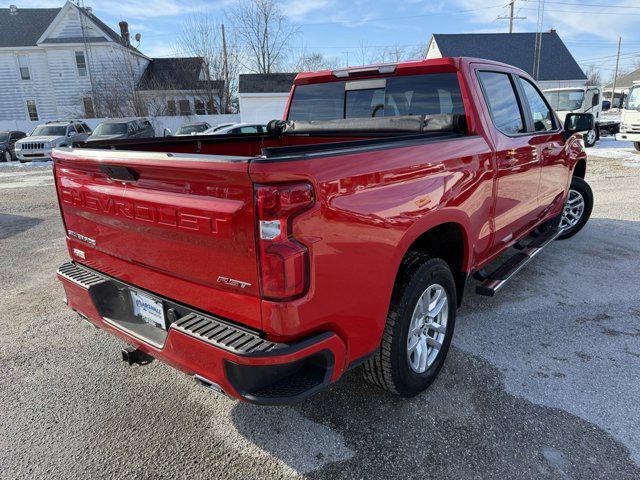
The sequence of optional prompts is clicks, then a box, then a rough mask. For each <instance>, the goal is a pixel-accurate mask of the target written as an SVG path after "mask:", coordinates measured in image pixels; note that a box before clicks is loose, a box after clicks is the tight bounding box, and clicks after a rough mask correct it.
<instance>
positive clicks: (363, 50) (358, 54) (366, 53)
mask: <svg viewBox="0 0 640 480" xmlns="http://www.w3.org/2000/svg"><path fill="white" fill-rule="evenodd" d="M373 48H374V47H372V46H371V45H369V44H368V43H366V42H364V41H362V40H361V41H360V44H359V45H358V47H356V49H355V52H354V53H355V62H356V64H357V65H369V64H371V63H374V62H375V61H376V59H375V57H374V56H373V55H372V54H371V52H372V49H373ZM347 63H349V62H347ZM347 66H349V65H347Z"/></svg>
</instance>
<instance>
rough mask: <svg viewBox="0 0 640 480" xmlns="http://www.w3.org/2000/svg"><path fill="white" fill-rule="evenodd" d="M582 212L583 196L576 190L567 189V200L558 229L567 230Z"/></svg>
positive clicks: (576, 221) (579, 217)
mask: <svg viewBox="0 0 640 480" xmlns="http://www.w3.org/2000/svg"><path fill="white" fill-rule="evenodd" d="M583 213H584V197H583V196H582V194H581V193H580V192H578V191H577V190H569V195H568V197H567V202H566V203H565V204H564V210H563V211H562V219H561V220H560V229H561V230H567V229H569V228H572V227H575V226H576V225H577V224H578V222H579V221H580V219H581V218H582V214H583Z"/></svg>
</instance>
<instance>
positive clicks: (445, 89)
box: [288, 73, 464, 120]
mask: <svg viewBox="0 0 640 480" xmlns="http://www.w3.org/2000/svg"><path fill="white" fill-rule="evenodd" d="M441 113H460V114H464V107H463V105H462V95H461V94H460V86H459V84H458V76H457V74H455V73H431V74H426V75H409V76H398V77H388V78H377V79H371V80H344V81H338V82H329V83H315V84H309V85H298V86H296V88H295V90H294V91H293V98H292V100H291V107H290V109H289V116H288V119H289V120H336V119H339V118H371V117H395V116H399V115H434V114H441Z"/></svg>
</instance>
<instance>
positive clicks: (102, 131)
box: [92, 123, 127, 136]
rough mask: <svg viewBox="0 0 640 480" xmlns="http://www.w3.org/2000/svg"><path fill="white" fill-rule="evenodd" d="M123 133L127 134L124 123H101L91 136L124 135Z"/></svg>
mask: <svg viewBox="0 0 640 480" xmlns="http://www.w3.org/2000/svg"><path fill="white" fill-rule="evenodd" d="M125 133H127V124H126V123H101V124H100V125H98V126H97V127H96V129H95V130H94V131H93V133H92V135H93V136H96V135H124V134H125Z"/></svg>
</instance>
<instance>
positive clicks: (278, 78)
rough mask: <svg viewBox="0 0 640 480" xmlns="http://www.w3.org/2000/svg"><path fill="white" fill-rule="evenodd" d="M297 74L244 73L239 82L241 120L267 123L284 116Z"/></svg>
mask: <svg viewBox="0 0 640 480" xmlns="http://www.w3.org/2000/svg"><path fill="white" fill-rule="evenodd" d="M296 75H297V74H296V73H242V74H240V78H239V82H238V101H239V105H240V118H241V120H242V122H245V123H267V122H269V121H270V120H279V119H281V118H282V116H283V115H284V110H285V108H286V106H287V100H288V98H289V92H290V91H291V87H293V80H294V79H295V78H296Z"/></svg>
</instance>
